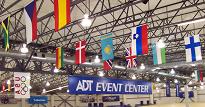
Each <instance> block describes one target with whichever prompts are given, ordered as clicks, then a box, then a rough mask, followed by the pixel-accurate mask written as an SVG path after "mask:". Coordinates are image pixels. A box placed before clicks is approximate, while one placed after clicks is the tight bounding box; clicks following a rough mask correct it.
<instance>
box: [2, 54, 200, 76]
mask: <svg viewBox="0 0 205 107" xmlns="http://www.w3.org/2000/svg"><path fill="white" fill-rule="evenodd" d="M38 54H42V53H38ZM43 54H45V53H43ZM30 55H31V53H27V54H22V53H20V52H17V51H12V52H10V51H9V52H5V51H3V50H0V56H2V57H11V58H16V59H29V57H30ZM45 56H46V57H45V58H43V57H36V56H32V57H31V60H36V61H41V62H47V63H55V60H56V59H55V55H53V54H45ZM64 61H65V64H68V65H75V61H74V58H72V57H66V58H65V60H64ZM196 63H197V64H199V63H202V62H196ZM185 64H186V65H187V64H191V63H185V62H181V63H177V64H172V63H170V64H165V65H162V66H159V67H160V68H163V69H165V68H170V67H172V68H173V66H174V65H177V66H178V67H180V66H183V65H185ZM79 66H85V67H94V68H98V67H100V68H102V66H103V64H102V63H91V62H85V63H83V64H81V65H79ZM155 68H156V66H149V67H146V68H145V69H144V70H141V69H137V68H126V67H124V66H119V65H113V68H112V69H113V70H119V71H128V72H129V73H142V72H145V71H148V73H150V74H157V75H162V76H166V77H173V78H179V79H191V78H190V77H185V76H178V75H171V74H168V73H164V72H163V73H159V72H158V70H157V69H155ZM153 69H155V70H153Z"/></svg>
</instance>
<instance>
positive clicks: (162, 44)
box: [157, 39, 165, 48]
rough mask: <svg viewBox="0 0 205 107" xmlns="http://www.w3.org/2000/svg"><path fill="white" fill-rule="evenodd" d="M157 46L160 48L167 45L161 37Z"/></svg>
mask: <svg viewBox="0 0 205 107" xmlns="http://www.w3.org/2000/svg"><path fill="white" fill-rule="evenodd" d="M157 47H158V48H164V47H165V43H164V41H163V40H161V39H160V40H159V42H157Z"/></svg>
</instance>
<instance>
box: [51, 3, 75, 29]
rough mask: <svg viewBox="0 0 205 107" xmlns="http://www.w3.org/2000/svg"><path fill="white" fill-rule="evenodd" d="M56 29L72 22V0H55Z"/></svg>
mask: <svg viewBox="0 0 205 107" xmlns="http://www.w3.org/2000/svg"><path fill="white" fill-rule="evenodd" d="M54 18H55V31H58V30H60V29H62V28H63V27H64V26H66V25H67V24H69V23H70V21H71V18H70V0H54Z"/></svg>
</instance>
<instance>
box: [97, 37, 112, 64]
mask: <svg viewBox="0 0 205 107" xmlns="http://www.w3.org/2000/svg"><path fill="white" fill-rule="evenodd" d="M100 38H101V52H102V59H103V61H106V60H109V59H113V58H114V54H113V41H112V33H109V34H106V35H103V36H101V37H100Z"/></svg>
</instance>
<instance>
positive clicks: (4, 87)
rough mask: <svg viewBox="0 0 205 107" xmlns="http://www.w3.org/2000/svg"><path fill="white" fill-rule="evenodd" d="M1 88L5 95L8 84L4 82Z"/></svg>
mask: <svg viewBox="0 0 205 107" xmlns="http://www.w3.org/2000/svg"><path fill="white" fill-rule="evenodd" d="M1 88H2V93H4V92H5V90H6V83H5V82H4V81H3V82H2V86H1Z"/></svg>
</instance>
